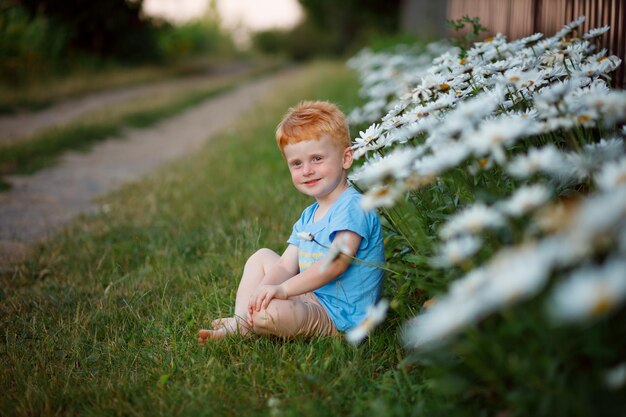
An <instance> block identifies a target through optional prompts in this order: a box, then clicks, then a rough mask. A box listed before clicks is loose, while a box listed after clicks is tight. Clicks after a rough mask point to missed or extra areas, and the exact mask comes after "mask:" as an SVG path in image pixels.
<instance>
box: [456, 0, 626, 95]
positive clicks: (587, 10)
mask: <svg viewBox="0 0 626 417" xmlns="http://www.w3.org/2000/svg"><path fill="white" fill-rule="evenodd" d="M464 15H467V16H470V17H475V16H478V17H479V18H480V22H481V23H482V25H483V26H485V27H487V28H488V29H489V31H490V33H491V34H493V33H498V32H500V33H502V34H504V35H506V36H507V38H508V39H511V40H512V39H517V38H520V37H524V36H528V35H532V34H533V33H536V32H541V33H543V34H544V35H546V36H550V35H552V34H554V33H555V32H556V31H558V30H559V29H561V28H562V27H563V25H565V24H566V23H568V22H571V21H572V20H574V19H576V18H578V17H579V16H582V15H584V16H586V18H587V19H586V20H585V23H584V24H583V26H582V30H583V32H586V31H587V30H589V29H592V28H598V27H602V26H605V25H609V26H611V30H610V31H609V33H606V34H604V35H603V36H602V38H601V41H602V45H603V47H605V48H606V49H607V50H609V51H610V52H611V53H612V54H615V55H617V56H619V57H620V58H621V60H622V65H620V67H619V68H618V69H617V71H616V74H614V76H613V77H614V79H613V84H614V86H616V87H618V88H624V87H625V86H626V75H625V72H626V71H625V68H624V67H625V65H626V63H625V62H624V61H625V56H626V0H448V19H453V20H456V19H459V18H461V17H463V16H464Z"/></svg>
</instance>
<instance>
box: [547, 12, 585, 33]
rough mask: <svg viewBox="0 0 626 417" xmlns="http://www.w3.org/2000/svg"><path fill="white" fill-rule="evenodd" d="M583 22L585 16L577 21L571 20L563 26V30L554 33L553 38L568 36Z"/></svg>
mask: <svg viewBox="0 0 626 417" xmlns="http://www.w3.org/2000/svg"><path fill="white" fill-rule="evenodd" d="M584 22H585V16H580V17H579V18H578V19H576V20H573V21H571V22H570V23H568V24H566V25H565V26H563V29H561V30H559V31H558V32H557V33H555V34H554V37H555V38H562V37H564V36H565V35H567V34H569V33H570V32H571V31H572V30H574V29H576V28H577V27H578V26H580V25H582V24H583V23H584Z"/></svg>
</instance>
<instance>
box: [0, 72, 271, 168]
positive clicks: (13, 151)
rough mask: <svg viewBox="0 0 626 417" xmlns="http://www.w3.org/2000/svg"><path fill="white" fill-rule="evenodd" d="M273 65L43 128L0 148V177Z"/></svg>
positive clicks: (150, 120) (146, 121) (144, 123)
mask: <svg viewBox="0 0 626 417" xmlns="http://www.w3.org/2000/svg"><path fill="white" fill-rule="evenodd" d="M275 69H276V66H275V65H272V64H269V65H262V66H260V67H259V68H257V69H255V70H252V71H250V72H247V73H245V74H242V75H236V76H232V77H227V78H220V79H219V80H215V81H211V80H209V81H207V82H204V83H202V84H201V85H200V86H196V87H194V88H186V89H184V90H182V91H179V92H176V93H174V94H172V93H160V94H155V95H151V96H149V97H141V98H139V99H135V100H131V101H130V102H128V103H123V104H121V105H120V104H116V105H114V106H110V107H107V108H105V109H100V110H97V111H94V112H92V113H91V114H88V115H85V116H83V117H81V118H80V120H79V121H76V122H72V123H69V124H67V125H63V126H61V127H55V128H51V129H46V130H45V131H43V132H41V133H37V134H35V135H33V136H32V137H29V138H22V139H20V140H18V141H15V142H12V143H9V144H7V145H5V146H0V175H6V174H12V173H31V172H34V171H36V170H38V169H41V168H42V167H45V166H48V165H50V164H52V163H54V162H55V161H56V159H57V158H58V156H59V155H60V154H61V153H62V152H64V151H66V150H68V149H74V150H80V149H85V148H87V147H88V146H89V145H91V144H93V143H95V142H98V141H101V140H103V139H107V138H110V137H113V136H119V135H121V134H122V131H123V129H124V128H125V127H137V128H143V127H149V126H151V125H153V124H155V123H156V122H158V121H160V120H162V119H164V118H167V117H170V116H174V115H176V114H178V113H180V112H182V111H184V110H186V109H188V108H190V107H193V106H194V105H197V104H199V103H200V102H202V101H204V100H206V99H208V98H210V97H212V96H215V95H217V94H220V93H223V92H225V91H227V90H230V89H232V88H233V87H235V86H236V85H238V84H240V83H241V82H243V81H245V80H247V79H251V78H255V77H258V76H259V75H262V74H265V73H267V72H269V71H272V70H275Z"/></svg>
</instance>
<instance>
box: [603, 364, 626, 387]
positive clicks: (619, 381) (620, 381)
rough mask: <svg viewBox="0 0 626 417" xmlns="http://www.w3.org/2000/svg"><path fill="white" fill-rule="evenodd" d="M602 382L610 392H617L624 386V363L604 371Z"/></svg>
mask: <svg viewBox="0 0 626 417" xmlns="http://www.w3.org/2000/svg"><path fill="white" fill-rule="evenodd" d="M604 382H605V383H606V386H607V387H608V388H610V389H612V390H618V389H620V388H622V387H623V386H624V385H626V362H622V363H620V364H619V365H617V366H614V367H612V368H611V369H609V370H608V371H606V373H605V374H604Z"/></svg>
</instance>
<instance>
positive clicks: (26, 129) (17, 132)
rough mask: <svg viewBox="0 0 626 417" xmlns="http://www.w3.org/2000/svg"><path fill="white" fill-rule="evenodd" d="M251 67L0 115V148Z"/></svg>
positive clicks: (232, 66) (245, 65)
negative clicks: (104, 111)
mask: <svg viewBox="0 0 626 417" xmlns="http://www.w3.org/2000/svg"><path fill="white" fill-rule="evenodd" d="M251 69H252V67H251V65H250V64H248V63H246V62H236V63H233V64H229V65H227V66H224V67H221V68H216V69H214V70H213V71H210V72H207V73H206V74H202V75H197V76H193V77H186V78H182V79H176V80H171V81H165V82H158V83H150V84H146V85H138V86H133V87H125V88H116V89H112V90H106V91H101V92H97V93H91V94H87V95H85V96H83V97H78V98H73V99H67V100H63V101H61V102H59V103H56V104H54V105H52V106H51V107H49V108H47V109H45V110H42V111H38V112H23V113H18V114H10V115H0V145H1V144H3V143H9V142H15V141H19V139H20V138H24V137H28V136H30V135H32V134H34V133H36V132H38V131H41V130H44V129H47V128H50V127H53V126H59V125H63V124H66V123H69V122H71V121H74V120H76V119H78V118H79V117H80V116H82V115H84V114H86V113H88V112H91V111H94V110H97V109H100V108H103V107H107V106H110V105H113V104H117V103H122V102H124V101H128V100H131V99H134V98H138V97H144V96H149V95H154V94H161V93H167V92H169V91H177V90H181V89H188V88H191V87H193V86H194V85H198V84H200V83H201V82H203V81H207V80H218V79H220V78H227V77H232V76H233V75H235V74H240V73H244V72H245V71H249V70H251Z"/></svg>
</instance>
